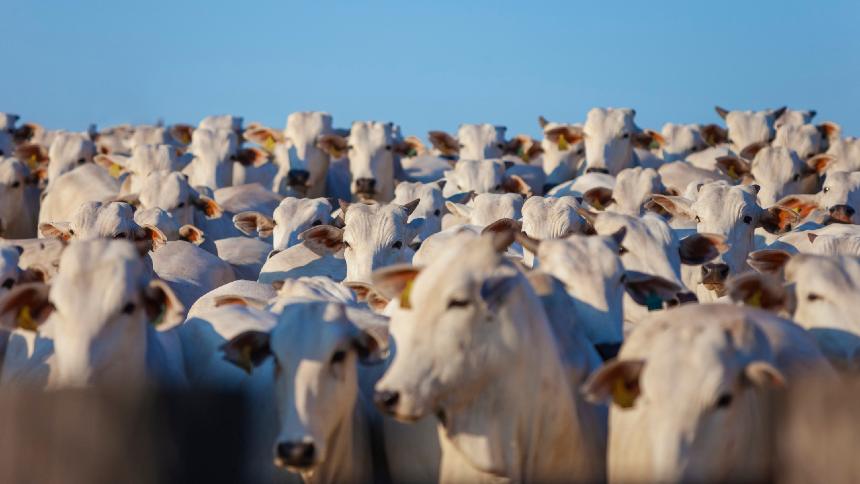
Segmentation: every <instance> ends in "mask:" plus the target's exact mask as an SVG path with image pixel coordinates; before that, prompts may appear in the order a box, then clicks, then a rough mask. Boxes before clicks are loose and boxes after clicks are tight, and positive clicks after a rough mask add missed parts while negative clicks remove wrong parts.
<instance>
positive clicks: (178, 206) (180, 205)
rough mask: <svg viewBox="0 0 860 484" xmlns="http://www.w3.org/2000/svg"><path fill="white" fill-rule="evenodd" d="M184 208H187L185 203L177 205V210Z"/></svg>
mask: <svg viewBox="0 0 860 484" xmlns="http://www.w3.org/2000/svg"><path fill="white" fill-rule="evenodd" d="M184 206H185V202H179V205H177V206H176V208H182V207H184Z"/></svg>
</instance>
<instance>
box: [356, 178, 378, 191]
mask: <svg viewBox="0 0 860 484" xmlns="http://www.w3.org/2000/svg"><path fill="white" fill-rule="evenodd" d="M355 188H356V191H357V192H358V193H368V194H372V193H374V192H375V191H376V180H374V179H373V178H359V179H358V180H355Z"/></svg>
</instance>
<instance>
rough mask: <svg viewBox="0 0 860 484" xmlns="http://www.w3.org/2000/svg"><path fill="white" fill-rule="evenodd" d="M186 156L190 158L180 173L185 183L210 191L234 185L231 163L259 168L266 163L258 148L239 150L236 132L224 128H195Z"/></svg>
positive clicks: (266, 158)
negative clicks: (185, 180)
mask: <svg viewBox="0 0 860 484" xmlns="http://www.w3.org/2000/svg"><path fill="white" fill-rule="evenodd" d="M188 153H190V154H191V155H192V156H193V159H192V160H191V161H190V162H189V163H188V165H187V166H186V167H185V168H183V170H182V172H183V173H185V174H186V175H188V182H189V183H190V184H191V186H193V187H207V188H209V189H211V190H216V189H218V188H222V187H227V186H230V185H232V184H233V164H234V163H242V164H244V165H251V166H259V165H262V164H263V163H266V162H268V155H267V154H266V153H265V152H264V151H263V150H261V149H259V148H245V149H242V150H240V149H239V140H238V138H237V137H236V133H235V132H234V131H228V130H223V129H218V130H211V129H205V128H197V129H195V130H194V133H193V135H192V137H191V144H190V145H189V147H188Z"/></svg>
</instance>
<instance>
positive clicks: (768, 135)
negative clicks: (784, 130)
mask: <svg viewBox="0 0 860 484" xmlns="http://www.w3.org/2000/svg"><path fill="white" fill-rule="evenodd" d="M714 109H715V110H716V111H717V114H719V115H720V117H721V118H723V119H724V120H725V122H726V127H727V128H728V138H729V139H728V141H729V143H730V144H731V146H732V149H734V150H735V151H736V152H739V151H740V150H742V149H744V148H746V147H747V146H750V145H752V144H755V143H762V142H764V143H770V142H771V141H772V140H773V138H774V136H775V134H776V133H775V131H774V122H775V121H776V119H777V118H779V117H780V116H782V114H783V113H784V112H785V109H786V108H784V107H782V108H779V109H777V110H766V111H728V110H726V109H723V108H721V107H719V106H717V107H715V108H714Z"/></svg>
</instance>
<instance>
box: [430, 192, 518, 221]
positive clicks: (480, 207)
mask: <svg viewBox="0 0 860 484" xmlns="http://www.w3.org/2000/svg"><path fill="white" fill-rule="evenodd" d="M445 206H446V207H447V208H448V211H449V212H451V214H452V215H454V216H455V217H456V218H452V219H451V220H450V222H449V220H448V219H447V218H446V219H445V220H444V221H443V222H444V223H443V225H444V226H445V227H444V228H446V229H447V228H450V226H453V225H456V224H458V223H462V222H464V223H468V224H471V225H477V226H478V227H486V226H487V225H490V224H491V223H493V222H495V221H496V220H499V219H503V218H510V219H514V220H518V219H519V218H520V217H521V216H522V208H523V197H521V196H520V195H518V194H516V193H504V194H498V193H481V194H479V195H476V196H475V198H473V199H472V200H471V201H470V202H469V203H468V204H462V203H455V202H445ZM449 223H450V225H448V224H449Z"/></svg>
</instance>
